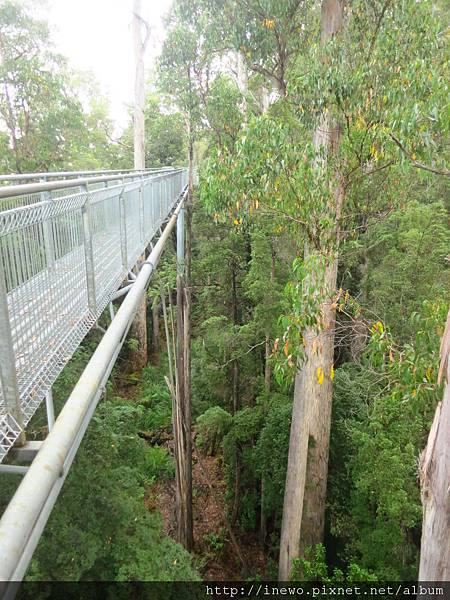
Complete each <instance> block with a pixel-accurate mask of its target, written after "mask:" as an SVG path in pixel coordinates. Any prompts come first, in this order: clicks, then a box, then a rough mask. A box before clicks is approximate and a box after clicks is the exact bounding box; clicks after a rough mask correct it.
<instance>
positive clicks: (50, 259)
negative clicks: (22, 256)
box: [41, 191, 55, 269]
mask: <svg viewBox="0 0 450 600" xmlns="http://www.w3.org/2000/svg"><path fill="white" fill-rule="evenodd" d="M41 199H42V201H43V202H45V205H44V209H43V210H44V211H45V210H46V207H47V206H48V207H50V206H51V204H52V196H51V194H50V192H48V191H47V192H41ZM42 229H43V234H44V247H45V259H46V263H47V269H52V268H53V266H54V264H55V244H54V242H53V227H52V219H51V216H50V215H49V216H48V217H47V218H45V217H44V219H43V221H42Z"/></svg>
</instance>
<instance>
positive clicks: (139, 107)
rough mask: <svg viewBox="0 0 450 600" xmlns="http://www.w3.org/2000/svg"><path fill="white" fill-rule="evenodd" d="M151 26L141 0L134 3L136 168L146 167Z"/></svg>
mask: <svg viewBox="0 0 450 600" xmlns="http://www.w3.org/2000/svg"><path fill="white" fill-rule="evenodd" d="M143 25H145V27H146V36H145V39H142V26H143ZM148 34H149V28H148V25H147V24H146V23H145V21H144V20H143V19H142V16H141V0H134V4H133V46H134V61H135V78H134V123H133V131H134V168H135V169H145V118H144V106H145V82H144V52H145V48H146V46H147V42H148Z"/></svg>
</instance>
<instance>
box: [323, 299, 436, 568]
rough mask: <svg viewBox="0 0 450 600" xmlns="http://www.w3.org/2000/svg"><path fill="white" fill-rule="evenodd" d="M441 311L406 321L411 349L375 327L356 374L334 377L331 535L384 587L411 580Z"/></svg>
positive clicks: (432, 308)
mask: <svg viewBox="0 0 450 600" xmlns="http://www.w3.org/2000/svg"><path fill="white" fill-rule="evenodd" d="M446 308H447V307H446V306H445V304H443V303H442V302H441V303H438V302H437V303H430V302H424V304H423V307H422V311H421V313H416V314H414V315H412V317H411V319H412V322H413V325H414V329H415V332H416V334H415V339H414V344H411V343H406V344H404V345H403V346H397V345H395V343H394V341H393V339H392V337H391V336H390V334H389V333H388V332H387V331H386V330H385V328H384V327H383V326H382V324H381V323H380V322H378V323H376V324H375V325H374V327H373V328H372V335H371V340H370V344H369V346H368V348H367V351H366V357H365V359H364V362H363V366H362V367H361V368H355V367H353V368H349V367H347V368H344V371H343V373H340V371H341V369H338V370H337V374H336V375H337V376H336V379H337V385H336V388H335V400H334V403H335V409H334V410H335V417H334V426H333V427H334V433H335V435H334V436H332V438H331V439H332V449H331V456H332V461H333V462H332V464H333V466H334V469H335V474H334V475H332V476H331V478H330V488H331V490H330V500H331V522H332V531H333V533H334V535H336V536H337V537H338V539H339V538H340V539H341V542H342V540H343V541H344V546H345V548H344V556H345V558H346V559H354V560H356V561H357V562H358V564H360V565H361V566H362V567H364V568H368V569H370V570H371V571H372V572H375V573H376V575H377V577H378V578H380V579H384V580H396V579H400V580H402V579H403V580H408V579H413V578H415V577H416V576H417V561H418V544H419V542H420V524H421V520H422V508H421V503H420V494H419V486H418V483H417V461H418V456H419V453H420V452H421V451H422V449H423V448H424V447H425V444H426V437H427V432H428V429H429V427H430V425H431V421H432V418H433V414H434V409H435V406H436V404H437V402H438V400H439V399H440V396H441V390H440V389H439V388H438V387H437V385H436V383H435V380H436V365H437V364H438V362H439V361H438V350H439V337H440V334H441V333H442V329H441V324H442V323H443V322H444V317H445V314H446ZM338 456H339V464H340V466H339V465H338V459H337V457H338Z"/></svg>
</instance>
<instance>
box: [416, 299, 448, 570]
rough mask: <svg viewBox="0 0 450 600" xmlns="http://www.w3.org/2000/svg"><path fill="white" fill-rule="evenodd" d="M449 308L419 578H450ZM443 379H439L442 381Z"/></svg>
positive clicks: (425, 482) (426, 468)
mask: <svg viewBox="0 0 450 600" xmlns="http://www.w3.org/2000/svg"><path fill="white" fill-rule="evenodd" d="M449 353H450V311H449V313H448V316H447V326H446V329H445V332H444V336H443V338H442V344H441V367H440V369H439V375H440V377H441V376H442V375H443V376H444V379H445V387H444V398H443V400H442V402H440V403H439V404H438V406H437V408H436V412H435V415H434V421H433V425H432V427H431V430H430V434H429V436H428V443H427V446H426V448H425V450H424V452H423V453H422V456H421V461H420V484H421V496H422V506H423V522H422V542H421V548H420V567H419V581H450V361H449V360H448V357H449ZM439 382H440V381H439Z"/></svg>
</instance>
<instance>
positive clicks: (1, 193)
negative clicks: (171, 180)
mask: <svg viewBox="0 0 450 600" xmlns="http://www.w3.org/2000/svg"><path fill="white" fill-rule="evenodd" d="M182 170H183V169H173V170H172V169H171V170H170V173H172V172H173V173H177V172H180V171H182ZM167 172H168V171H167V169H161V170H160V171H151V172H149V173H148V175H157V174H158V173H163V174H166V173H167ZM145 175H146V173H141V172H137V173H136V172H133V173H125V174H118V175H108V176H107V177H84V178H80V179H65V180H64V181H43V182H40V183H24V184H21V185H11V186H3V187H0V199H2V198H14V197H16V196H24V195H26V194H38V193H39V192H51V191H54V190H63V189H68V188H73V187H78V186H84V185H89V184H90V183H103V182H107V181H117V180H118V179H131V178H136V177H144V176H145Z"/></svg>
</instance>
